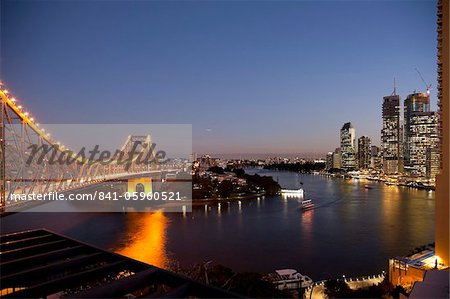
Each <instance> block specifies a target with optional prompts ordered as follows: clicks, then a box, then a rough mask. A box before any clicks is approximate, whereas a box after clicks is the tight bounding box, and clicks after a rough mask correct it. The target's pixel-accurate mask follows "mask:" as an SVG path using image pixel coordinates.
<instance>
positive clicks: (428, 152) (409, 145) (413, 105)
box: [404, 93, 439, 178]
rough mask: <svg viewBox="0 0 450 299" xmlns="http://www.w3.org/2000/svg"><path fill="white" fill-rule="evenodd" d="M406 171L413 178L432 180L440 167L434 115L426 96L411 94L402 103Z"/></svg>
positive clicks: (425, 94) (435, 117)
mask: <svg viewBox="0 0 450 299" xmlns="http://www.w3.org/2000/svg"><path fill="white" fill-rule="evenodd" d="M404 122H405V129H404V138H405V143H404V144H405V148H404V163H405V171H406V172H407V173H408V174H409V175H412V176H415V177H424V178H425V177H427V178H434V177H435V175H436V173H437V172H438V167H439V165H438V164H436V163H439V128H438V116H437V113H435V112H431V111H430V96H429V94H428V93H413V94H410V95H409V96H408V97H407V98H406V99H405V102H404Z"/></svg>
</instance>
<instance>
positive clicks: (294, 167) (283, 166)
mask: <svg viewBox="0 0 450 299" xmlns="http://www.w3.org/2000/svg"><path fill="white" fill-rule="evenodd" d="M264 169H269V170H284V171H295V172H301V173H311V172H313V171H321V170H325V163H315V162H306V163H300V162H298V163H276V164H270V165H266V166H264Z"/></svg>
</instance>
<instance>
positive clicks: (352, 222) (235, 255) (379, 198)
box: [1, 170, 434, 280]
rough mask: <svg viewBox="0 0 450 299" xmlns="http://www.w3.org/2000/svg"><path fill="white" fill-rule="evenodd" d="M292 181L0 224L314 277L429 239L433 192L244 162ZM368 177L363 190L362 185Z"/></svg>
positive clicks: (363, 270) (145, 255) (153, 255)
mask: <svg viewBox="0 0 450 299" xmlns="http://www.w3.org/2000/svg"><path fill="white" fill-rule="evenodd" d="M250 172H252V173H254V172H259V173H260V174H261V175H271V176H273V177H274V178H275V179H278V181H279V183H280V185H281V186H282V187H284V188H298V187H299V186H300V182H302V183H303V188H304V190H305V193H306V197H307V198H310V199H312V200H313V201H314V203H315V204H316V207H317V208H316V209H314V210H310V211H307V212H303V213H302V211H301V210H299V209H298V201H297V200H296V199H283V198H282V197H281V196H273V197H259V198H253V199H246V200H242V201H241V203H239V202H238V201H232V202H222V203H220V204H219V203H212V204H208V205H201V206H194V207H193V212H192V213H187V214H186V215H182V214H180V213H163V212H161V211H159V212H155V213H127V214H123V213H100V214H99V213H17V214H13V215H9V216H6V217H3V218H2V219H1V225H2V228H1V231H2V233H5V232H11V231H17V230H23V229H32V228H40V227H44V228H48V229H50V230H53V231H56V232H59V233H62V234H65V235H68V236H70V237H73V238H76V239H79V240H81V241H84V242H88V243H91V244H93V245H96V246H100V247H103V248H106V249H109V250H113V251H116V252H118V253H121V254H124V255H127V256H129V257H132V258H135V259H138V260H141V261H144V262H147V263H150V264H154V265H156V266H159V267H163V268H167V267H169V266H173V265H175V264H179V265H181V266H189V265H193V264H196V263H202V262H206V261H210V260H212V261H213V262H214V263H218V264H223V265H225V266H227V267H230V268H232V269H234V270H236V271H256V272H271V271H273V270H276V269H282V268H294V269H297V270H298V271H299V272H301V273H303V274H306V275H309V276H311V277H312V278H313V279H314V280H318V279H326V278H330V277H340V276H342V275H346V276H347V277H350V276H359V275H368V274H376V273H380V272H381V271H382V270H386V269H387V268H388V259H389V258H390V257H394V256H399V255H404V254H407V253H409V252H410V251H411V250H412V249H413V248H415V247H417V246H420V245H423V244H428V243H431V242H433V241H434V192H432V191H425V190H416V189H410V188H406V187H397V186H386V185H384V184H382V183H377V182H373V181H365V180H353V179H351V180H344V179H335V178H328V177H325V176H320V175H300V174H297V173H292V172H274V171H267V170H251V171H250ZM365 184H369V185H370V186H371V187H372V189H366V188H364V185H365Z"/></svg>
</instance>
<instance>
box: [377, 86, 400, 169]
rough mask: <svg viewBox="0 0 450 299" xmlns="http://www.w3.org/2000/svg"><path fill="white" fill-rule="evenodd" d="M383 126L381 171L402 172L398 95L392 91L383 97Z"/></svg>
mask: <svg viewBox="0 0 450 299" xmlns="http://www.w3.org/2000/svg"><path fill="white" fill-rule="evenodd" d="M382 118H383V128H382V129H381V150H382V163H383V171H384V173H386V174H395V173H398V172H402V165H403V163H402V156H403V155H402V154H401V148H402V146H401V144H402V134H401V124H400V96H399V95H397V94H396V92H395V87H394V92H393V93H392V94H391V95H390V96H386V97H383V109H382Z"/></svg>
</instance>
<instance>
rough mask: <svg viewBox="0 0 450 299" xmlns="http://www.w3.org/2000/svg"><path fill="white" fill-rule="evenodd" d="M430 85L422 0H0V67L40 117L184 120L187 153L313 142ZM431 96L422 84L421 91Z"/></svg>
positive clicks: (372, 128)
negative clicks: (388, 99) (393, 97)
mask: <svg viewBox="0 0 450 299" xmlns="http://www.w3.org/2000/svg"><path fill="white" fill-rule="evenodd" d="M416 67H417V68H418V69H419V70H420V71H421V73H422V75H423V77H424V78H425V79H426V80H427V81H428V82H430V83H431V84H432V85H433V88H434V89H436V2H435V1H316V2H313V1H187V2H181V1H69V2H67V1H60V2H57V1H31V0H27V1H24V0H14V1H13V0H2V1H1V79H2V80H3V81H4V82H5V83H6V84H7V86H8V88H9V90H10V91H12V93H13V94H14V95H15V96H16V97H17V98H18V99H19V101H20V102H21V104H23V106H25V107H27V109H28V110H29V111H31V113H32V114H33V116H34V117H35V118H36V119H38V120H39V122H40V123H72V124H76V123H87V124H89V123H117V124H121V123H150V124H152V123H153V124H164V123H167V124H192V128H193V149H194V151H196V152H199V153H205V152H211V153H228V154H237V153H306V152H327V151H329V150H332V149H334V148H335V147H337V146H338V143H339V129H340V127H341V126H342V124H343V123H344V122H347V121H351V122H352V123H353V124H354V126H355V127H356V133H357V136H358V137H359V136H361V135H368V136H369V137H371V138H372V140H373V143H374V144H376V145H379V143H380V133H379V132H380V129H381V103H382V97H383V96H384V95H388V94H390V93H391V92H392V89H393V77H394V76H395V77H396V80H397V91H398V93H399V94H400V95H401V96H402V99H404V98H405V97H406V95H407V94H408V93H411V92H412V91H413V90H415V89H417V90H425V86H424V84H423V83H422V81H421V79H420V77H419V76H418V75H417V73H416V72H415V70H414V69H415V68H416ZM432 107H433V109H435V108H436V92H435V90H433V91H432Z"/></svg>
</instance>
